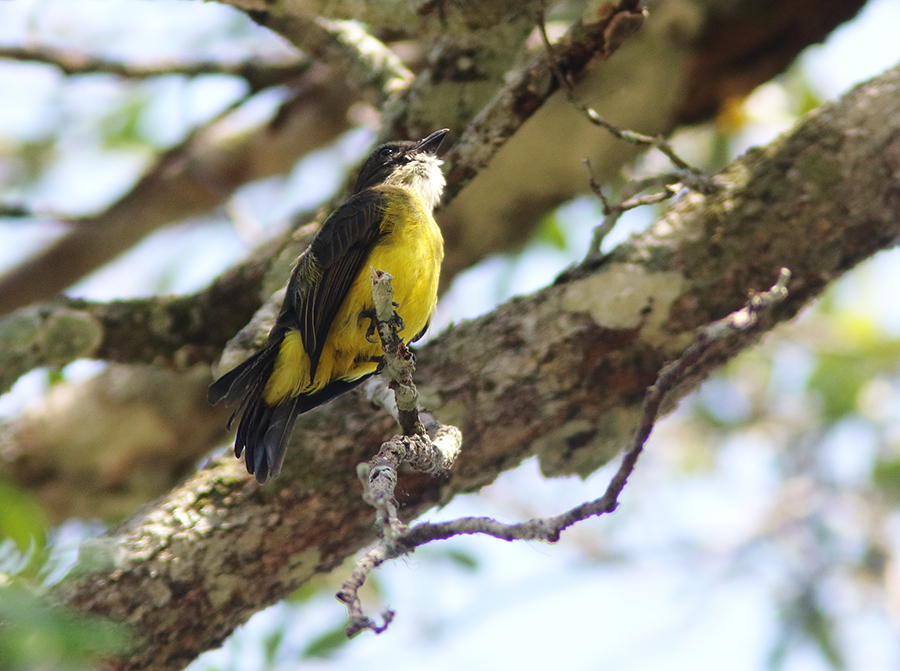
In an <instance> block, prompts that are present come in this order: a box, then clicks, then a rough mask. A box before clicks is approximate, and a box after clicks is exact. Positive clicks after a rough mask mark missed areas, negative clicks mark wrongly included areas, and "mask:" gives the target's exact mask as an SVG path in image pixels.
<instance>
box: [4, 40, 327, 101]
mask: <svg viewBox="0 0 900 671" xmlns="http://www.w3.org/2000/svg"><path fill="white" fill-rule="evenodd" d="M0 58H5V59H7V60H15V61H26V62H33V63H45V64H47V65H53V66H55V67H56V68H58V69H59V70H60V71H61V72H62V73H63V74H66V75H84V74H96V73H104V74H111V75H115V76H117V77H122V78H123V79H149V78H151V77H160V76H164V75H173V74H174V75H185V76H188V77H194V76H197V75H205V74H223V75H232V76H235V77H240V78H242V79H244V80H246V81H247V83H248V84H249V85H250V87H251V89H253V90H254V91H258V90H260V89H263V88H267V87H269V86H274V85H276V84H280V83H283V82H285V81H287V80H288V79H292V78H295V77H299V76H300V75H302V74H303V73H304V72H306V71H308V70H309V68H310V66H311V64H312V63H311V61H310V60H309V59H306V58H298V59H295V60H289V61H285V62H276V63H262V62H259V60H258V59H254V60H248V61H243V62H239V63H218V62H211V61H209V62H206V61H200V62H196V63H177V62H162V63H155V64H152V65H140V64H137V63H125V62H121V61H113V60H108V59H105V58H99V57H97V56H92V55H90V54H86V53H84V52H81V51H77V50H75V49H60V48H57V47H51V46H47V45H44V46H41V47H0Z"/></svg>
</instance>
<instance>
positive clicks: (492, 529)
mask: <svg viewBox="0 0 900 671" xmlns="http://www.w3.org/2000/svg"><path fill="white" fill-rule="evenodd" d="M790 278H791V272H790V271H789V270H788V269H787V268H782V269H781V270H780V271H779V276H778V280H777V281H776V283H775V284H774V285H773V286H772V287H771V288H770V289H769V290H768V291H764V292H762V293H758V294H754V295H752V296H751V297H750V299H749V300H748V301H747V304H746V305H745V306H744V307H743V308H741V309H740V310H737V311H736V312H733V313H731V314H730V315H728V316H727V317H724V318H723V319H720V320H718V321H716V322H713V323H712V324H709V325H707V326H706V327H704V328H701V329H699V330H698V331H697V334H696V337H695V340H694V342H693V344H691V345H690V347H688V348H687V350H685V352H684V353H683V354H682V355H681V357H679V358H678V359H677V360H675V361H673V362H671V363H669V364H667V365H665V366H663V368H662V369H661V370H660V372H659V375H658V376H657V379H656V382H655V383H654V384H653V385H652V386H651V387H649V388H648V389H647V392H646V394H645V396H644V404H643V411H642V414H641V421H640V424H639V425H638V429H637V431H636V432H635V435H634V438H633V440H632V442H631V445H630V446H629V447H628V449H627V450H626V451H625V454H624V456H623V458H622V463H621V464H620V465H619V468H618V470H617V471H616V473H615V475H614V476H613V477H612V479H611V480H610V482H609V484H608V485H607V488H606V491H605V492H604V493H603V496H601V497H600V498H598V499H595V500H593V501H588V502H586V503H582V504H581V505H578V506H575V507H574V508H572V509H571V510H568V511H566V512H564V513H562V514H560V515H556V516H554V517H547V518H537V519H533V520H530V521H528V522H521V523H519V524H503V523H501V522H498V521H496V520H494V519H491V518H488V517H466V518H461V519H457V520H453V521H450V522H442V523H439V524H431V523H428V522H424V523H421V524H417V525H415V526H414V527H412V528H411V529H409V530H407V531H405V532H403V533H402V534H401V535H399V536H398V537H396V538H394V539H393V543H391V544H384V543H383V544H381V545H379V546H378V547H376V548H374V549H372V550H370V551H369V552H367V553H366V554H365V555H363V557H362V558H361V559H360V560H359V561H358V562H357V564H356V567H355V569H354V571H353V575H352V577H351V578H350V580H348V581H347V582H346V583H344V587H343V589H342V590H341V591H340V592H339V593H338V599H339V600H341V601H343V602H344V603H345V604H347V608H348V612H349V613H350V624H349V625H348V627H347V632H348V635H353V634H356V633H358V632H360V631H362V630H363V629H371V630H372V631H375V632H376V633H380V632H381V631H384V629H385V628H386V627H387V625H388V624H389V623H390V620H391V619H392V618H393V616H394V613H393V611H391V610H388V611H385V613H384V615H383V617H384V622H383V624H380V625H379V624H377V623H375V622H373V621H372V620H371V619H369V618H368V617H367V616H365V615H364V614H363V612H362V606H361V604H360V601H359V595H358V593H359V589H360V588H361V587H362V585H363V584H364V582H365V580H366V578H367V576H368V575H369V573H371V572H372V570H374V569H375V568H377V567H378V566H380V565H381V564H383V563H384V562H385V561H387V560H389V559H394V558H396V557H399V556H401V555H403V554H407V553H410V552H412V551H413V550H415V548H417V547H419V546H420V545H423V544H425V543H429V542H431V541H434V540H443V539H447V538H451V537H453V536H459V535H462V534H485V535H488V536H493V537H494V538H500V539H503V540H507V541H511V540H543V541H547V542H550V543H555V542H556V541H558V540H559V537H560V534H561V533H562V532H563V531H564V530H565V529H567V528H568V527H570V526H572V525H573V524H575V523H576V522H580V521H583V520H586V519H588V518H590V517H595V516H598V515H603V514H605V513H610V512H612V511H614V510H615V509H616V508H617V507H618V505H619V496H620V495H621V493H622V491H623V489H624V488H625V485H626V483H627V482H628V478H629V477H630V476H631V473H632V472H633V471H634V468H635V466H636V465H637V461H638V458H639V457H640V455H641V452H642V451H643V449H644V445H645V444H646V442H647V439H648V438H649V437H650V433H651V432H652V431H653V427H654V426H655V424H656V420H657V418H658V417H659V412H660V408H661V407H662V402H663V400H664V399H665V397H666V394H668V393H669V392H670V391H672V390H673V389H675V388H676V387H677V386H678V385H679V384H680V383H681V382H682V381H684V379H685V378H686V377H687V376H688V374H689V373H690V371H691V370H692V369H693V368H694V366H696V365H697V364H698V363H699V362H700V360H701V359H702V358H703V356H704V355H705V354H706V353H707V352H708V351H709V349H710V347H711V346H712V345H713V344H714V343H715V342H717V341H719V340H722V339H724V338H727V337H729V336H730V335H732V334H735V333H739V332H742V331H747V330H749V329H751V328H753V327H754V326H755V325H756V323H757V321H758V315H759V313H760V312H762V311H765V310H770V309H772V308H773V307H774V306H775V305H777V304H778V303H780V302H781V301H783V300H784V299H785V298H787V294H788V290H787V283H788V281H789V280H790Z"/></svg>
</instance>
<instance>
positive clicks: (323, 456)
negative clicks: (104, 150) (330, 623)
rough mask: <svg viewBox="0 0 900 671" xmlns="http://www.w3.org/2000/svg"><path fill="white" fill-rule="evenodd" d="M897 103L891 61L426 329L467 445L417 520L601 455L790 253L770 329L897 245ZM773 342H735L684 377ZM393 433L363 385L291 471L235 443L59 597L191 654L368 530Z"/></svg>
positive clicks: (426, 496) (159, 656) (428, 365)
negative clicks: (542, 272)
mask: <svg viewBox="0 0 900 671" xmlns="http://www.w3.org/2000/svg"><path fill="white" fill-rule="evenodd" d="M898 108H900V68H894V69H893V70H891V71H889V72H888V73H886V74H885V75H883V76H881V77H879V78H877V79H875V80H873V81H872V82H870V83H867V84H865V85H862V86H860V87H858V88H856V89H854V91H852V92H851V93H850V94H848V95H847V96H846V97H845V98H844V99H843V100H842V101H841V102H839V103H838V104H836V105H833V106H829V107H827V108H824V109H822V110H821V111H818V112H815V113H813V114H811V115H809V116H808V117H807V118H806V119H805V120H804V121H803V122H802V123H801V124H800V125H799V126H798V127H797V128H795V129H794V130H793V131H792V132H790V133H789V134H787V135H786V136H784V137H782V138H780V139H779V140H777V141H775V142H774V143H772V144H771V145H770V146H768V147H766V148H763V149H758V150H754V151H752V152H750V153H748V154H747V155H746V156H745V157H743V158H742V159H740V160H739V161H737V162H735V163H734V164H733V165H732V166H730V167H729V168H728V169H727V170H726V171H725V172H724V173H723V174H721V175H720V176H719V177H718V178H717V180H718V182H719V184H720V185H721V186H722V190H721V191H720V192H719V193H717V194H715V195H713V196H710V197H702V196H699V195H696V194H688V195H686V196H685V197H683V198H682V199H681V200H680V201H679V202H678V203H677V204H676V205H675V206H674V208H673V209H672V210H671V211H670V213H669V214H667V215H666V216H665V217H663V219H661V220H660V221H659V222H658V223H657V224H656V225H655V226H654V227H653V228H652V229H651V230H650V231H648V232H647V233H646V234H644V235H642V236H640V237H639V238H636V239H634V240H632V241H631V242H629V243H628V244H626V245H624V246H622V247H621V248H620V249H618V250H617V251H616V252H615V253H614V254H613V255H611V256H610V257H607V258H606V259H604V260H602V261H601V262H600V263H599V264H597V266H596V267H594V268H586V269H576V270H573V271H572V272H570V273H568V274H567V275H566V276H565V277H563V278H561V280H560V281H559V282H558V283H557V284H556V285H554V286H552V287H549V288H547V289H545V290H543V291H540V292H538V293H537V294H534V295H532V296H528V297H523V298H519V299H516V300H514V301H511V302H510V303H508V304H506V305H504V306H501V307H500V308H498V309H497V310H496V311H494V312H493V313H491V314H489V315H486V316H485V317H483V318H480V319H477V320H474V321H471V322H467V323H464V324H462V325H460V326H457V327H455V328H452V329H450V330H448V331H447V332H445V333H443V334H442V335H441V336H440V337H439V338H437V339H435V340H434V341H432V342H431V343H429V344H428V345H427V346H426V347H425V348H423V349H422V351H421V352H420V353H419V357H418V360H419V371H418V373H417V376H416V377H417V383H418V385H419V390H420V393H421V394H422V398H423V403H424V404H426V405H427V406H428V407H429V408H430V409H432V410H433V411H434V413H435V415H436V417H438V419H439V420H440V421H442V422H445V423H452V424H456V425H457V426H459V427H460V428H462V430H463V434H464V439H465V440H464V444H463V452H462V455H461V456H460V458H459V459H458V461H457V464H456V465H455V467H454V469H453V471H452V473H451V474H450V476H449V477H445V478H439V479H431V478H429V477H427V476H409V477H406V478H405V479H403V480H402V482H401V484H402V488H403V491H404V492H405V495H404V497H403V499H402V500H401V504H402V505H403V506H404V514H405V515H407V516H415V515H417V514H419V513H421V512H422V511H423V510H425V509H427V508H428V507H430V506H432V505H434V504H435V503H439V502H445V501H447V500H449V499H450V498H451V497H452V496H454V495H455V494H458V493H460V492H467V491H473V490H476V489H478V488H479V487H482V486H484V485H485V484H487V483H489V482H491V481H492V480H493V479H494V478H495V477H496V476H497V474H498V473H499V472H501V471H502V470H504V469H507V468H510V467H512V466H514V465H516V464H518V463H519V462H520V461H521V460H522V459H523V458H525V457H526V456H528V455H531V454H535V453H537V454H538V455H539V457H540V459H541V465H542V468H543V469H544V471H545V472H547V473H551V474H554V473H571V472H577V473H587V472H590V471H592V470H594V469H595V468H597V466H599V465H600V464H602V463H605V462H606V461H608V460H609V459H610V458H612V456H613V455H614V454H615V453H616V451H617V450H618V449H619V447H620V446H621V445H623V444H624V443H625V442H626V441H627V439H628V436H629V434H630V433H631V431H632V430H633V429H634V426H635V422H636V419H637V415H638V411H639V406H640V402H641V399H642V396H643V392H644V389H645V387H646V386H647V385H649V384H650V383H652V381H653V380H654V377H655V375H656V373H657V371H658V369H659V368H660V366H661V364H662V363H663V362H664V361H666V360H667V359H670V358H673V357H674V356H676V355H677V354H679V353H680V352H681V351H683V349H684V348H685V347H686V346H687V344H689V342H690V341H691V334H692V332H693V330H694V329H695V328H697V327H698V326H700V325H702V324H704V323H707V322H708V321H710V320H713V319H716V318H718V317H722V316H724V315H726V314H728V313H729V312H731V311H733V310H735V309H737V308H738V307H740V306H741V305H742V304H743V303H744V301H745V300H746V297H747V292H748V291H750V290H755V289H756V290H759V289H765V288H768V287H769V286H771V285H772V284H773V282H774V281H775V280H776V279H777V276H778V270H779V268H781V267H782V266H787V267H789V268H790V269H791V270H792V271H793V280H792V281H791V283H790V285H789V289H790V296H789V297H788V299H787V301H786V302H785V303H783V304H782V305H781V306H780V307H779V308H778V309H777V310H776V311H775V313H774V316H773V317H772V318H771V319H770V320H769V321H768V323H765V324H762V327H763V328H770V327H771V326H773V325H774V323H777V322H778V321H782V320H786V319H790V318H791V317H793V316H794V315H795V314H796V313H797V312H798V311H799V310H801V309H802V308H803V306H804V305H806V304H808V302H809V301H810V300H811V299H813V298H814V297H815V296H817V295H818V294H819V293H820V292H821V291H822V290H823V289H824V288H825V287H826V286H827V285H828V283H829V282H831V281H832V280H833V279H835V278H836V277H838V276H840V275H841V274H842V273H844V272H846V271H847V270H849V269H850V268H852V267H853V266H854V265H856V264H857V263H859V262H860V261H862V260H864V259H865V258H867V257H869V256H871V255H872V254H875V253H876V252H877V251H879V250H881V249H884V248H886V247H889V246H891V245H893V244H894V242H895V241H896V240H897V238H898V236H900V216H898V212H900V179H898V178H900V115H898V114H897V112H896V110H897V109H898ZM756 337H758V335H742V336H736V337H734V338H733V339H731V340H728V341H726V342H724V343H722V344H721V345H720V346H719V347H717V348H716V349H715V350H714V352H713V353H712V355H711V356H709V357H708V358H707V359H706V360H704V361H703V362H702V364H701V365H700V367H699V369H698V370H697V373H696V375H695V376H693V378H692V379H691V380H689V381H688V382H687V383H686V384H685V385H684V387H683V388H682V389H680V390H679V392H680V393H682V394H683V393H686V392H688V391H690V389H691V388H693V387H694V386H696V384H698V383H699V382H700V381H701V380H702V379H703V378H704V377H705V376H706V375H708V373H709V372H710V371H712V370H714V369H716V368H717V367H718V366H720V365H721V364H723V363H724V362H725V361H727V360H728V359H729V358H731V357H733V356H734V355H735V354H737V353H738V352H740V351H741V350H742V349H743V348H745V347H747V346H748V345H750V344H751V343H752V341H753V339H754V338H756ZM392 430H393V421H392V420H391V419H390V418H389V417H388V416H387V415H386V414H384V413H383V412H379V411H376V410H374V409H373V408H371V407H370V406H368V405H367V404H366V403H365V402H364V401H362V397H361V395H348V396H345V397H342V398H340V399H338V400H337V401H335V402H333V403H332V404H330V405H329V406H327V407H325V408H323V409H322V410H321V411H319V412H314V413H310V414H308V415H305V416H303V417H302V418H301V421H300V422H298V425H297V427H296V429H295V431H294V440H293V444H292V445H291V447H290V449H289V450H288V457H287V460H286V463H285V469H284V472H283V474H282V476H281V477H280V478H279V479H278V480H277V481H276V482H274V483H273V484H271V485H270V486H266V487H262V488H261V487H258V486H257V485H256V484H255V482H254V481H253V480H252V478H251V477H250V476H247V475H246V474H245V473H244V472H243V468H242V466H241V465H240V464H239V463H238V462H237V461H236V460H234V459H233V458H231V457H224V458H222V459H221V460H218V461H216V462H214V463H212V464H210V465H209V466H208V467H207V468H205V469H204V470H202V471H201V472H200V473H198V474H197V475H195V476H194V477H192V478H191V479H189V480H188V481H187V482H185V483H184V484H183V485H182V486H181V487H179V488H178V489H176V490H175V491H173V492H172V493H171V494H169V495H167V496H166V497H164V498H163V499H162V500H161V501H159V502H158V503H157V504H156V505H155V506H153V507H152V508H150V509H149V510H147V511H145V512H143V513H141V514H140V515H139V516H137V517H136V518H134V519H133V520H132V521H130V522H129V523H128V524H127V525H126V526H124V527H123V528H121V529H118V530H116V531H113V532H111V533H110V534H108V535H107V536H106V537H104V538H101V539H99V540H97V541H95V542H93V543H92V544H91V546H90V547H89V548H88V549H87V551H86V552H85V553H84V557H83V559H82V560H81V561H80V563H79V566H78V567H77V570H76V571H75V573H73V575H72V576H70V577H69V578H67V579H66V580H65V581H64V583H62V584H61V586H60V587H59V588H58V590H57V596H58V597H59V598H61V599H63V600H64V601H65V602H67V603H68V604H70V605H72V606H73V607H75V608H77V609H80V610H82V611H84V612H91V613H96V614H103V615H107V616H109V617H112V618H114V619H116V620H120V621H126V622H129V623H131V624H132V625H134V626H135V628H136V632H137V638H136V640H135V646H134V648H133V651H132V654H130V655H129V656H127V657H122V658H120V659H116V660H113V661H112V662H111V666H112V667H114V668H117V669H154V670H175V669H180V668H182V667H183V666H184V665H185V664H186V663H188V662H189V661H190V660H192V659H193V658H194V657H195V656H196V655H197V654H198V653H199V652H200V651H202V650H205V649H208V648H210V647H213V646H216V645H218V644H220V643H221V642H222V641H223V640H224V638H225V637H226V636H227V635H228V634H229V633H230V632H231V631H232V630H233V628H234V627H235V626H236V625H238V624H240V623H241V622H243V621H245V620H246V619H247V617H249V616H250V615H251V614H252V613H253V612H255V611H257V610H259V609H260V608H262V607H264V606H266V605H269V604H271V603H274V602H275V601H277V600H278V599H280V598H282V597H284V596H286V595H287V594H289V593H290V592H291V591H292V590H294V589H296V588H297V587H298V586H299V585H300V584H301V583H302V582H303V581H304V580H306V579H307V578H308V577H309V576H311V575H313V574H314V573H316V572H321V571H328V570H330V569H331V568H333V567H334V566H336V565H337V564H338V563H340V562H341V561H342V560H343V559H344V558H345V557H347V556H348V555H349V554H351V553H353V552H355V551H356V550H358V549H359V548H360V547H362V545H363V544H364V543H365V542H367V541H368V540H369V539H370V538H371V533H372V512H371V510H369V509H367V506H365V504H363V503H362V501H361V498H360V488H359V485H358V483H357V481H356V475H355V465H356V463H358V462H360V461H364V460H367V459H368V458H369V457H370V456H371V455H372V453H373V452H374V451H375V450H376V449H377V446H378V445H379V444H380V443H381V442H382V441H383V439H384V438H385V437H386V436H387V435H389V434H390V433H392ZM625 495H626V496H627V490H626V494H625ZM547 512H548V513H552V512H558V511H547Z"/></svg>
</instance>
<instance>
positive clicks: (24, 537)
mask: <svg viewBox="0 0 900 671" xmlns="http://www.w3.org/2000/svg"><path fill="white" fill-rule="evenodd" d="M7 538H9V539H12V541H13V542H14V543H15V544H16V547H17V548H19V552H21V553H22V554H25V553H27V552H28V551H29V550H32V549H33V550H36V551H40V550H43V549H44V548H45V547H46V546H47V518H46V516H45V515H44V511H43V509H41V507H40V506H39V505H38V504H37V502H36V501H35V500H34V499H32V498H31V497H30V496H29V495H28V494H27V493H26V492H24V491H23V490H21V489H19V488H18V487H17V486H16V485H14V484H13V483H12V481H11V480H9V479H8V478H5V477H0V541H3V540H5V539H7Z"/></svg>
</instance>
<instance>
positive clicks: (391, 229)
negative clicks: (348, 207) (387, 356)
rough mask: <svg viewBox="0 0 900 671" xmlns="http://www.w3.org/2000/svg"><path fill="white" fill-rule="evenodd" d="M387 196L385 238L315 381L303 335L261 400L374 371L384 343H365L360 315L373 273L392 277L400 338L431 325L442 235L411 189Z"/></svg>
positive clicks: (283, 353)
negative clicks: (382, 273) (379, 271)
mask: <svg viewBox="0 0 900 671" xmlns="http://www.w3.org/2000/svg"><path fill="white" fill-rule="evenodd" d="M379 189H380V190H382V191H384V192H385V194H386V195H387V196H388V203H389V205H388V207H387V208H386V210H385V214H384V220H383V222H382V231H384V232H385V233H386V234H385V235H383V236H382V237H381V239H380V240H379V242H378V243H377V244H376V245H375V247H374V248H373V249H372V251H371V253H370V254H369V258H368V259H367V261H366V263H365V265H364V267H363V269H362V272H361V273H360V274H359V275H358V276H357V278H356V280H355V281H354V282H353V284H352V285H351V287H350V291H349V292H348V293H347V296H346V298H344V302H343V303H342V304H341V307H340V309H339V310H338V312H337V315H335V318H334V321H333V322H332V324H331V329H330V330H329V332H328V337H327V338H326V340H325V345H324V347H323V348H322V354H321V356H320V357H319V363H318V367H317V368H316V377H315V380H313V381H310V379H309V378H310V376H309V371H310V365H309V357H308V356H307V354H306V351H305V350H304V349H303V341H302V339H301V337H300V332H299V331H297V330H295V329H292V330H290V331H289V332H288V333H287V335H286V336H285V339H284V342H283V343H282V345H281V349H280V351H279V354H278V359H277V361H276V364H275V370H274V371H273V374H272V377H271V378H270V379H269V382H268V383H267V385H266V389H265V392H264V394H263V398H264V400H265V402H266V403H268V404H270V405H274V404H276V403H278V402H279V401H284V400H286V399H288V398H291V397H294V396H298V395H300V394H311V393H315V392H317V391H320V390H321V389H323V388H324V387H325V385H327V384H328V383H329V382H331V381H332V380H355V379H358V378H360V377H362V376H364V375H368V374H370V373H373V372H375V369H376V368H377V363H375V362H374V361H372V359H375V358H377V357H380V356H381V355H382V351H381V344H380V343H379V342H378V338H377V336H375V337H374V338H373V339H374V340H376V343H375V344H372V343H370V342H368V341H367V340H366V331H367V330H368V328H369V324H370V320H369V319H368V318H362V319H361V318H360V316H359V315H360V313H362V312H364V311H366V310H369V309H371V308H372V307H373V305H374V304H373V301H372V283H371V272H370V268H375V269H376V270H384V271H387V272H389V273H390V274H391V275H393V277H394V280H393V288H394V301H395V302H396V303H399V305H400V307H398V308H397V312H398V313H399V315H400V317H401V319H403V322H404V324H405V329H404V330H403V331H402V332H401V334H400V335H401V337H403V338H404V339H405V340H407V341H408V340H410V339H412V338H414V337H415V336H416V335H418V334H419V333H420V332H421V331H422V330H423V329H424V328H425V326H426V325H427V324H428V322H429V320H430V319H431V315H432V313H433V312H434V308H435V305H436V304H437V290H438V279H439V277H440V270H441V262H442V261H443V257H444V240H443V237H442V236H441V231H440V229H439V228H438V226H437V224H436V223H435V221H434V217H433V216H432V215H431V212H430V209H429V208H428V207H427V205H426V204H425V202H424V201H423V200H422V199H421V198H419V197H418V196H416V195H415V194H413V193H411V192H410V191H408V190H407V189H400V188H397V187H391V186H382V187H379Z"/></svg>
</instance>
